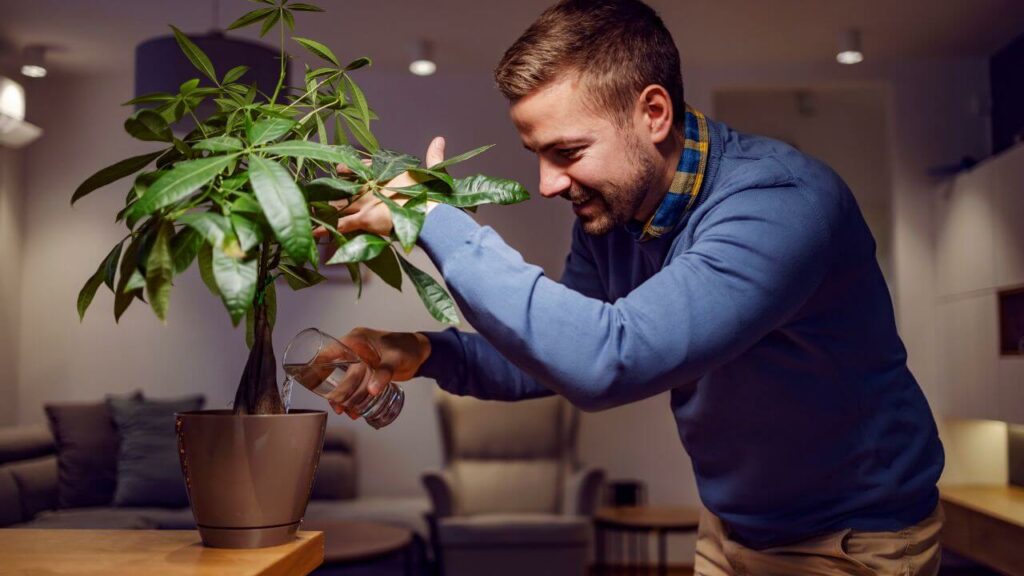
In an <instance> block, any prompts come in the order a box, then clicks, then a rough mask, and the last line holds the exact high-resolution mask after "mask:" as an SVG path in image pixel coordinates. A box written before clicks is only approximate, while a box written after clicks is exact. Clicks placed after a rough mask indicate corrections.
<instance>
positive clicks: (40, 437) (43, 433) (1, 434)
mask: <svg viewBox="0 0 1024 576" xmlns="http://www.w3.org/2000/svg"><path fill="white" fill-rule="evenodd" d="M54 450H55V447H54V445H53V436H52V435H51V434H50V432H49V431H48V430H47V429H46V427H45V426H42V425H39V426H12V427H5V428H0V464H3V463H4V462H15V461H17V460H28V459H30V458H38V457H40V456H46V455H47V454H53V452H54Z"/></svg>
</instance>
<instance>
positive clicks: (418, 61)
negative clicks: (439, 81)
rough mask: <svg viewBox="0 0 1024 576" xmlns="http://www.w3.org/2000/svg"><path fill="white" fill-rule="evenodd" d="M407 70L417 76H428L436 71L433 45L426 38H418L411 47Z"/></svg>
mask: <svg viewBox="0 0 1024 576" xmlns="http://www.w3.org/2000/svg"><path fill="white" fill-rule="evenodd" d="M409 72H412V73H413V74H415V75H417V76H430V75H431V74H433V73H434V72H437V64H436V63H435V62H434V46H433V45H432V44H431V43H430V42H428V41H427V40H419V41H417V42H416V45H415V46H414V47H413V54H412V63H410V64H409Z"/></svg>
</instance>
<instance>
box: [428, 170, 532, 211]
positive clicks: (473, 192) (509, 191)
mask: <svg viewBox="0 0 1024 576" xmlns="http://www.w3.org/2000/svg"><path fill="white" fill-rule="evenodd" d="M529 198H530V193H529V192H527V191H526V188H524V187H523V185H522V184H520V183H518V182H515V181H513V180H506V179H503V178H491V177H490V176H484V175H482V174H477V175H476V176H470V177H469V178H459V179H457V180H456V181H455V190H453V191H452V193H451V194H441V195H435V194H431V195H430V199H431V200H436V201H439V202H444V203H445V204H451V205H452V206H455V207H456V208H469V207H471V206H479V205H481V204H502V205H508V204H516V203H518V202H522V201H524V200H527V199H529Z"/></svg>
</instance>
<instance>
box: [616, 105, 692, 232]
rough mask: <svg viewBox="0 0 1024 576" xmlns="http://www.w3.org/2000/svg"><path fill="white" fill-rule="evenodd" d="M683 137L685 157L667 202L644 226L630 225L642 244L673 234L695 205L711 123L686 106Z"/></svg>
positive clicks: (664, 199) (663, 202)
mask: <svg viewBox="0 0 1024 576" xmlns="http://www.w3.org/2000/svg"><path fill="white" fill-rule="evenodd" d="M684 134H685V143H684V146H683V153H682V154H681V155H680V156H679V165H678V166H677V167H676V175H675V177H674V178H673V179H672V185H671V186H669V189H668V193H667V194H665V198H663V199H662V201H661V204H659V205H658V209H657V210H656V211H655V212H654V215H653V216H651V217H650V218H649V219H648V220H647V222H645V223H643V224H641V223H640V222H639V221H633V222H630V223H629V224H627V228H629V230H630V232H633V235H634V236H635V237H636V238H637V240H638V241H639V242H646V241H647V240H650V239H652V238H658V237H659V236H662V235H664V234H665V233H667V232H670V231H671V230H672V229H673V228H675V227H676V225H677V224H679V223H680V222H681V221H682V220H683V217H685V216H686V214H687V212H689V211H690V209H691V208H693V206H694V204H696V201H697V196H698V194H699V193H700V187H701V184H702V183H703V182H704V170H705V169H706V168H707V164H708V146H709V136H708V121H707V118H705V117H704V115H703V114H701V113H700V111H698V110H697V109H695V108H692V107H690V106H689V105H687V106H686V127H685V130H684Z"/></svg>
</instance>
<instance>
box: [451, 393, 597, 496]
mask: <svg viewBox="0 0 1024 576" xmlns="http://www.w3.org/2000/svg"><path fill="white" fill-rule="evenodd" d="M438 411H439V416H440V422H441V433H442V438H443V446H444V457H445V468H446V471H447V473H448V474H449V475H450V476H451V478H452V481H453V486H452V490H453V492H454V493H453V496H454V501H455V502H454V504H455V513H456V514H460V515H471V514H487V513H501V512H536V513H557V512H558V511H559V510H561V505H562V498H563V497H564V494H563V486H564V484H565V480H566V478H567V476H568V474H570V473H571V472H572V471H574V470H575V469H576V467H577V462H576V433H577V430H578V429H579V414H578V412H577V410H576V409H575V408H574V407H573V406H572V405H571V404H569V402H567V401H566V400H565V399H564V398H561V397H558V396H551V397H547V398H539V399H535V400H524V401H520V402H495V401H487V400H478V399H476V398H470V397H465V396H454V395H451V394H447V393H445V392H439V395H438Z"/></svg>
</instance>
